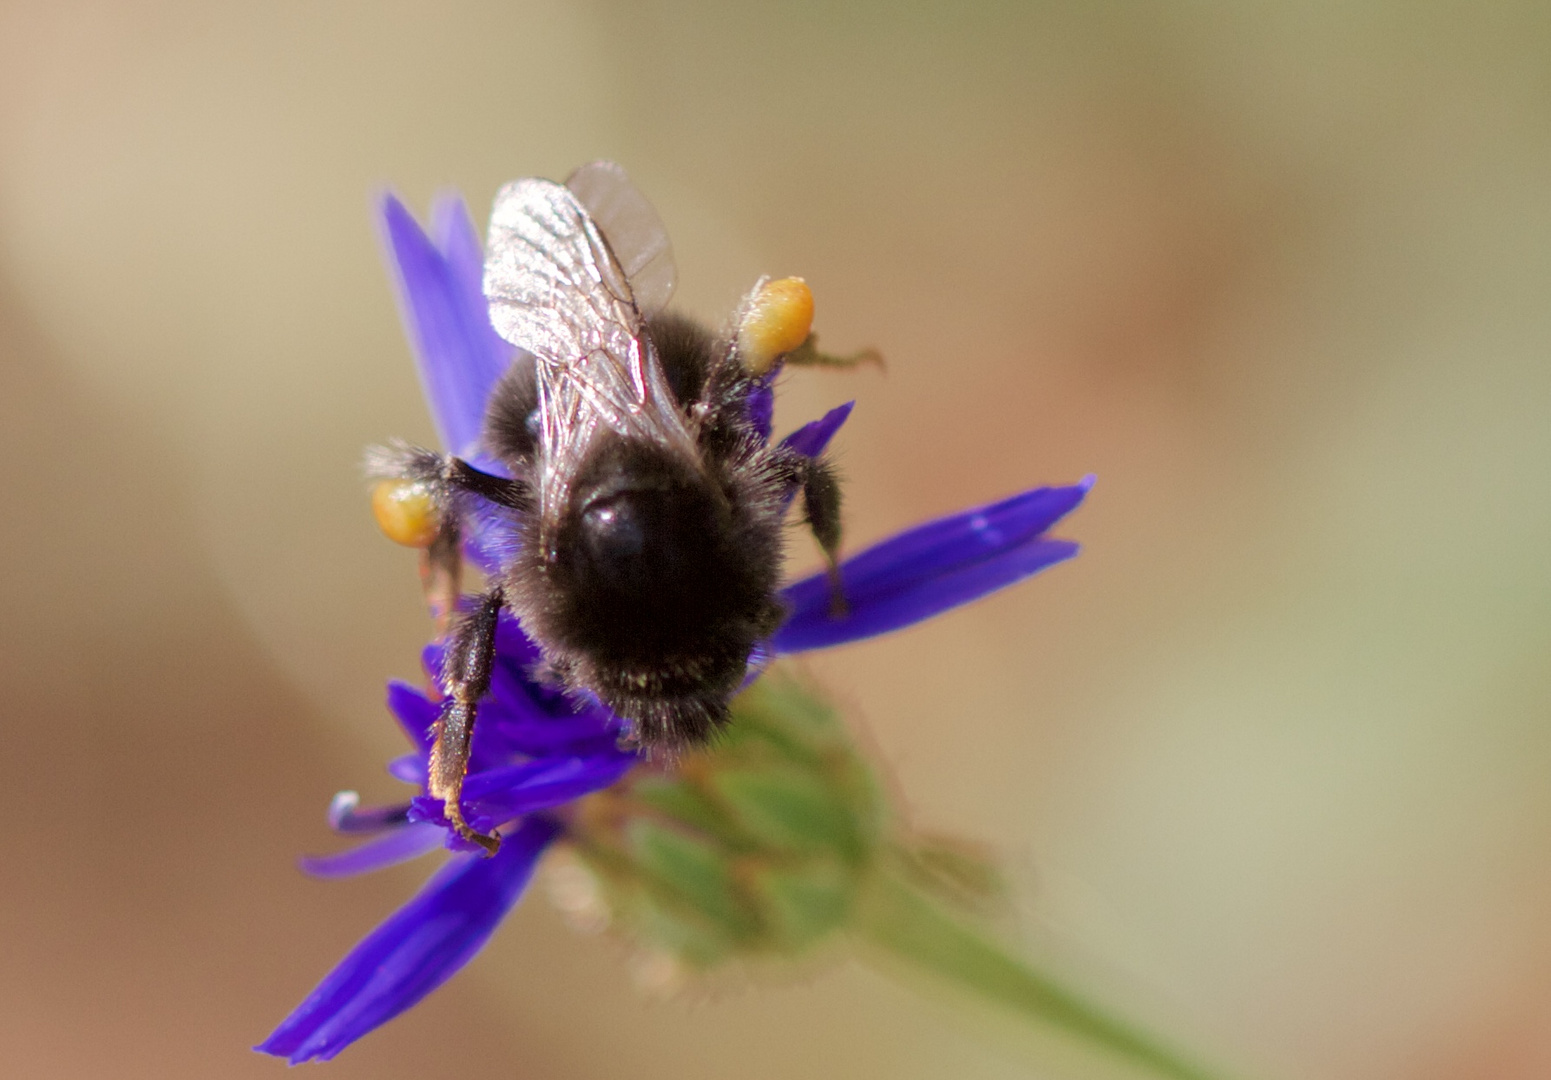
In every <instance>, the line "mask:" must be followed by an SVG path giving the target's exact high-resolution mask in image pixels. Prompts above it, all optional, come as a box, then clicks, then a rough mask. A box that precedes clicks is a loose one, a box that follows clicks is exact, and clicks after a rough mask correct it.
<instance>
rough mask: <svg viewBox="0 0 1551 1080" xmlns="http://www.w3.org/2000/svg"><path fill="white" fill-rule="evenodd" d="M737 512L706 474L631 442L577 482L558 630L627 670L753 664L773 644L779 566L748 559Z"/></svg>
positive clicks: (557, 565)
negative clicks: (723, 661) (673, 660)
mask: <svg viewBox="0 0 1551 1080" xmlns="http://www.w3.org/2000/svg"><path fill="white" fill-rule="evenodd" d="M750 542H751V537H750V533H749V529H748V527H747V523H746V522H745V521H743V520H742V518H741V515H740V513H739V512H738V510H737V508H736V507H735V504H734V503H733V501H732V500H729V499H728V498H727V496H726V494H725V493H724V492H723V491H722V490H721V488H720V486H719V484H718V483H717V482H716V481H715V480H714V479H713V478H712V477H711V476H708V475H707V474H706V471H705V470H704V469H703V468H702V467H701V466H700V464H699V463H698V462H694V461H685V460H683V459H682V458H680V457H678V456H677V455H675V454H673V453H672V452H670V451H669V450H667V449H666V448H664V447H659V446H656V445H654V444H649V443H644V442H639V441H629V440H624V439H614V440H608V441H606V442H604V443H602V444H601V445H599V446H598V447H597V448H596V449H595V450H594V451H593V453H592V455H591V457H590V459H589V460H588V461H587V462H586V463H585V464H584V465H583V467H582V469H581V470H579V472H578V475H577V479H576V481H575V483H574V485H573V487H572V497H571V499H570V502H569V506H568V507H567V508H566V511H565V513H564V514H563V515H562V517H561V520H560V522H559V527H558V529H557V530H556V533H555V543H554V548H553V550H554V552H555V558H554V563H553V567H552V570H551V572H550V575H549V576H550V577H551V580H552V585H553V588H554V599H555V601H556V606H555V608H554V609H553V610H554V611H555V614H556V615H558V616H559V618H558V619H556V620H555V623H556V625H555V626H554V629H555V630H557V631H559V635H558V636H559V637H561V638H564V639H569V641H570V643H571V644H573V645H574V646H575V647H578V648H582V649H585V650H586V651H588V652H589V653H592V654H594V655H598V656H608V657H613V658H616V659H620V660H628V659H631V658H635V657H642V658H644V657H660V656H663V655H665V654H668V655H679V656H694V655H705V654H707V653H708V652H717V653H721V652H724V651H726V649H727V647H728V646H729V645H731V646H732V647H733V650H734V651H737V650H738V649H741V650H742V652H743V656H744V657H745V658H746V657H747V652H748V649H749V648H750V647H751V646H752V645H753V642H754V640H755V639H756V637H757V635H758V634H760V633H763V632H767V629H768V628H767V627H766V626H765V623H767V622H768V620H769V614H768V609H769V608H770V605H771V599H770V596H771V593H772V591H773V587H774V581H773V579H772V580H767V579H771V578H772V574H773V571H772V569H771V565H772V562H773V560H771V559H769V558H759V557H757V556H758V555H760V554H761V553H760V552H754V551H750V550H748V548H749V544H750Z"/></svg>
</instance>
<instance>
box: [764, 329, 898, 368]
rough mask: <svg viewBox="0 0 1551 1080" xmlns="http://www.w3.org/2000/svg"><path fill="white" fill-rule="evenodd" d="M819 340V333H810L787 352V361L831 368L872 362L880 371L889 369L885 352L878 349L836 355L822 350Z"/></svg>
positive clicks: (858, 365)
mask: <svg viewBox="0 0 1551 1080" xmlns="http://www.w3.org/2000/svg"><path fill="white" fill-rule="evenodd" d="M818 342H819V336H818V335H817V334H809V335H808V337H807V338H806V340H804V341H803V343H802V344H801V345H799V346H797V348H795V349H793V350H792V351H791V352H789V353H787V354H786V357H785V360H786V362H787V363H788V364H793V365H795V366H797V367H830V368H854V367H861V366H862V365H863V364H871V365H872V366H873V367H876V368H877V369H878V370H879V371H886V370H888V368H887V365H885V364H884V362H883V354H882V353H880V352H879V351H878V350H877V349H863V350H861V351H860V352H854V353H852V354H851V355H850V356H836V355H835V354H834V353H827V352H820V351H819V344H818Z"/></svg>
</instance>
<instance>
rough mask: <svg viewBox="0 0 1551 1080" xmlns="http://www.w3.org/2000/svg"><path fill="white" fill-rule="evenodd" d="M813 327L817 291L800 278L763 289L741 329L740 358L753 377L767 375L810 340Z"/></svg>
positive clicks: (746, 315) (745, 316) (750, 305)
mask: <svg viewBox="0 0 1551 1080" xmlns="http://www.w3.org/2000/svg"><path fill="white" fill-rule="evenodd" d="M812 326H813V290H812V289H810V288H808V283H807V282H806V281H804V280H803V279H802V278H800V277H788V278H778V279H776V280H775V281H767V282H765V284H764V285H763V286H761V288H760V290H759V292H758V293H756V294H755V296H754V299H753V301H752V302H750V304H749V309H748V313H747V314H745V315H744V316H743V322H742V323H741V324H740V325H739V327H738V359H739V360H740V361H741V362H742V364H743V366H744V368H745V369H746V370H747V371H748V372H749V374H751V375H763V374H765V372H767V371H769V370H770V369H771V367H772V366H774V364H775V362H776V360H778V359H779V358H780V357H782V356H784V355H785V354H787V353H789V352H791V351H792V350H793V349H795V348H797V346H799V345H801V344H802V343H803V342H804V341H807V340H808V332H809V330H810V329H811V328H812Z"/></svg>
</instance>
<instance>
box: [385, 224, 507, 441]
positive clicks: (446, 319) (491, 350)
mask: <svg viewBox="0 0 1551 1080" xmlns="http://www.w3.org/2000/svg"><path fill="white" fill-rule="evenodd" d="M458 209H459V210H461V206H460V207H459V208H458ZM439 217H440V219H441V220H440V221H439V223H438V225H439V231H440V232H441V233H442V234H443V241H444V244H446V245H447V246H448V247H449V248H450V249H451V250H450V252H449V254H447V255H444V254H443V253H442V252H441V251H438V250H437V248H436V245H434V244H432V243H431V240H430V238H429V237H427V236H426V234H425V233H424V231H422V230H421V228H420V226H419V225H418V224H416V222H415V219H414V218H413V217H412V216H411V215H410V213H409V211H408V210H406V209H405V208H404V204H403V203H401V202H399V201H398V199H396V198H394V197H393V196H392V195H386V196H384V197H383V200H382V222H383V234H384V237H385V239H386V241H387V246H388V254H389V256H390V258H389V263H390V269H391V270H392V271H393V279H394V285H395V288H396V290H397V293H398V300H399V310H400V312H401V313H402V315H403V319H404V325H405V330H406V331H407V333H408V335H409V339H410V341H411V342H412V343H413V345H414V348H415V360H416V364H417V366H418V367H419V369H420V382H421V385H422V387H423V388H424V389H425V395H426V400H427V401H428V402H429V403H430V406H431V417H432V419H433V420H434V421H435V423H436V430H437V434H438V435H439V436H440V437H441V440H442V445H443V446H444V447H446V448H447V449H449V450H452V451H453V452H454V453H464V452H466V451H470V450H472V449H473V448H474V446H475V445H476V443H477V441H478V439H479V429H480V424H481V422H482V420H483V418H484V413H485V399H486V398H487V397H488V396H489V394H490V390H491V388H492V387H493V386H494V385H495V382H496V380H497V379H499V378H500V377H501V375H502V373H503V372H504V371H505V370H506V366H507V364H509V363H510V362H511V357H512V354H513V350H512V348H511V346H509V345H507V344H506V343H505V342H503V341H501V339H500V338H499V337H497V336H496V335H495V331H494V330H493V329H492V328H491V326H490V316H489V311H488V309H487V307H486V305H485V298H484V294H483V292H482V291H481V289H480V284H479V280H478V277H477V276H472V277H471V275H470V274H469V272H468V269H469V262H470V259H471V254H470V250H469V249H470V246H471V245H472V248H473V249H476V250H477V248H478V240H477V238H473V239H471V236H472V230H473V227H472V225H470V224H469V223H468V215H467V212H466V211H463V212H462V214H461V218H462V220H461V223H460V221H459V220H458V219H459V213H458V212H457V211H455V210H451V209H447V208H446V207H445V205H444V208H443V209H441V210H440V212H439Z"/></svg>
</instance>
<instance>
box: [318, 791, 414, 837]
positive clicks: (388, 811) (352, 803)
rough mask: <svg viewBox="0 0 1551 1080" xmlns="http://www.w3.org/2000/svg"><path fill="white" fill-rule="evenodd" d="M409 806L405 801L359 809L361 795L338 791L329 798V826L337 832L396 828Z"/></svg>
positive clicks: (402, 822) (366, 831) (367, 831)
mask: <svg viewBox="0 0 1551 1080" xmlns="http://www.w3.org/2000/svg"><path fill="white" fill-rule="evenodd" d="M408 811H409V807H408V805H407V804H405V803H397V804H395V805H392V806H369V807H367V808H366V809H365V810H362V809H361V796H359V795H357V794H356V793H355V792H353V791H340V792H336V793H335V794H334V797H333V798H332V799H330V800H329V810H328V822H329V828H331V829H333V830H334V831H335V832H339V833H375V832H382V831H383V830H384V829H396V828H398V827H399V826H400V825H402V824H404V822H405V821H407V820H408V818H406V817H405V815H406V814H407V813H408Z"/></svg>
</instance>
